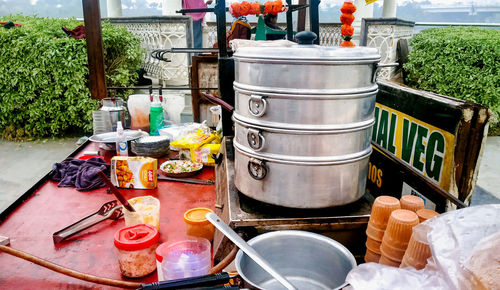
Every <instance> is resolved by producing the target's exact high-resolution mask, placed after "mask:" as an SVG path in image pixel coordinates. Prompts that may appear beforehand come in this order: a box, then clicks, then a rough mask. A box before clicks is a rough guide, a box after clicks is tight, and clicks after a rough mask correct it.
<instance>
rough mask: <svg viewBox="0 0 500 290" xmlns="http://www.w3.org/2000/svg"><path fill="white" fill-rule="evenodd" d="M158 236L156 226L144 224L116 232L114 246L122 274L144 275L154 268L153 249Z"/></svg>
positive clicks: (128, 275) (134, 276)
mask: <svg viewBox="0 0 500 290" xmlns="http://www.w3.org/2000/svg"><path fill="white" fill-rule="evenodd" d="M159 238H160V235H159V233H158V230H157V229H156V228H154V227H152V226H150V225H144V224H141V225H135V226H131V227H126V228H123V229H121V230H119V231H118V232H116V234H115V247H116V250H117V256H118V263H119V265H120V271H121V273H122V275H123V276H125V277H130V278H138V277H144V276H146V275H149V274H151V273H153V272H154V271H155V270H156V257H155V250H156V247H157V246H158V241H159Z"/></svg>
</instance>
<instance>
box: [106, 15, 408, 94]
mask: <svg viewBox="0 0 500 290" xmlns="http://www.w3.org/2000/svg"><path fill="white" fill-rule="evenodd" d="M108 20H110V21H111V22H112V23H115V24H117V25H125V26H126V27H127V29H128V30H129V31H131V32H132V33H134V34H135V35H136V36H137V37H139V38H140V39H141V45H142V47H143V48H144V49H145V50H146V53H145V55H144V68H145V69H146V71H147V75H148V76H151V77H154V78H157V79H159V80H161V81H162V83H163V85H165V86H167V85H187V84H188V79H189V76H188V66H189V64H190V59H189V55H188V54H184V53H176V54H168V55H165V56H166V58H168V59H170V60H171V62H163V61H159V60H157V59H154V58H152V57H151V55H150V54H151V51H153V50H155V49H168V48H172V47H178V48H185V47H192V45H193V41H192V21H191V17H189V16H153V17H120V18H109V19H108ZM414 24H415V23H414V22H410V21H404V20H401V19H396V18H369V19H363V20H362V25H361V31H360V45H364V46H369V47H376V48H378V49H379V51H380V54H381V55H382V60H381V63H391V62H395V61H397V59H396V48H397V41H398V40H399V39H401V38H411V37H412V36H413V27H414ZM230 25H231V23H227V25H226V28H227V29H226V30H227V31H229V28H230ZM251 25H252V26H255V25H256V24H255V23H251ZM279 26H280V27H281V28H282V29H285V26H286V25H285V24H284V23H280V24H279ZM340 26H341V24H340V23H321V24H320V33H319V34H320V35H319V37H320V45H323V46H338V45H340V43H341V42H342V38H341V35H340ZM216 42H217V31H216V25H215V22H208V23H207V26H205V27H204V47H213V45H214V44H215V43H216ZM394 70H395V69H394V68H384V69H382V70H381V71H380V72H379V75H378V76H379V78H381V79H389V78H391V77H392V75H393V73H394Z"/></svg>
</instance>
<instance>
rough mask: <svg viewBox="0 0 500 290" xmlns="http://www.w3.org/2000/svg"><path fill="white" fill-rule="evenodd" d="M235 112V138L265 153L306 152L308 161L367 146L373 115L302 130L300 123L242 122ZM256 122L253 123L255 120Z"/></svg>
mask: <svg viewBox="0 0 500 290" xmlns="http://www.w3.org/2000/svg"><path fill="white" fill-rule="evenodd" d="M241 118H242V117H241V116H239V115H238V114H237V113H236V112H235V113H234V114H233V121H234V122H235V124H234V131H235V137H234V139H235V141H236V142H237V143H238V144H240V145H242V146H244V147H246V148H247V149H250V150H253V151H255V152H259V153H263V154H264V153H265V154H266V156H268V157H272V158H278V159H283V158H284V159H288V160H293V159H296V158H297V157H299V158H300V157H302V156H308V157H310V161H312V159H313V158H315V157H317V159H316V160H317V161H321V160H323V161H324V160H331V157H332V155H334V156H336V157H337V156H342V159H348V158H349V156H348V155H352V154H357V153H359V152H360V151H365V150H366V149H368V148H369V147H371V143H370V140H371V135H372V127H373V123H374V122H375V120H374V119H373V118H371V119H368V120H365V121H363V122H358V123H351V124H345V125H330V126H329V129H328V130H326V129H325V130H321V131H320V130H303V129H301V128H300V127H299V128H297V129H295V130H292V129H281V128H272V127H265V126H261V125H260V123H257V122H254V124H249V123H247V122H243V121H242V120H241ZM255 123H257V124H255Z"/></svg>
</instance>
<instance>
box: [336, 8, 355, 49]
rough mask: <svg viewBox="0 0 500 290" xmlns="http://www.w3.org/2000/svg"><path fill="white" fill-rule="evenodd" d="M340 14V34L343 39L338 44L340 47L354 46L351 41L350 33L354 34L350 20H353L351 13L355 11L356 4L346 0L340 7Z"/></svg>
mask: <svg viewBox="0 0 500 290" xmlns="http://www.w3.org/2000/svg"><path fill="white" fill-rule="evenodd" d="M340 11H341V12H342V14H341V15H340V22H342V26H341V27H340V34H341V35H342V38H343V39H344V41H343V42H342V43H341V44H340V46H342V47H353V46H356V45H355V44H354V43H353V42H352V41H351V39H352V35H353V34H354V27H352V25H351V24H352V22H353V21H354V15H353V13H354V12H356V6H355V5H354V4H353V3H352V2H351V0H346V1H345V2H344V4H343V5H342V7H341V8H340Z"/></svg>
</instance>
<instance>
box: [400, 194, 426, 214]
mask: <svg viewBox="0 0 500 290" xmlns="http://www.w3.org/2000/svg"><path fill="white" fill-rule="evenodd" d="M400 203H401V209H407V210H411V211H413V212H416V211H417V210H419V209H423V208H425V204H424V200H423V199H422V198H420V197H418V196H415V195H405V196H403V197H401V199H400Z"/></svg>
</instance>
